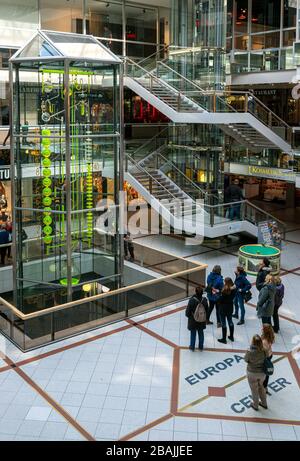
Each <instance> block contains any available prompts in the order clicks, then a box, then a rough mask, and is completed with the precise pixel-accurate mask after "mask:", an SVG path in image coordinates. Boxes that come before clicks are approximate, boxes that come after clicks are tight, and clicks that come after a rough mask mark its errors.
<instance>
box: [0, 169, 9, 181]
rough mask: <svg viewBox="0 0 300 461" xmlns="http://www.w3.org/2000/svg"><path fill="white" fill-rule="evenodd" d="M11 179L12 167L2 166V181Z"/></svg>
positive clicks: (0, 172) (0, 173)
mask: <svg viewBox="0 0 300 461" xmlns="http://www.w3.org/2000/svg"><path fill="white" fill-rule="evenodd" d="M9 179H10V168H0V181H8V180H9Z"/></svg>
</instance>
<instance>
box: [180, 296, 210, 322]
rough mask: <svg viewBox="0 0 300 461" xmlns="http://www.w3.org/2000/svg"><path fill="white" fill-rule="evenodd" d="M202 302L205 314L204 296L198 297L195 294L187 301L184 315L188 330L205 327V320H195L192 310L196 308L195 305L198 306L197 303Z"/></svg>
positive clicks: (206, 308) (206, 307)
mask: <svg viewBox="0 0 300 461" xmlns="http://www.w3.org/2000/svg"><path fill="white" fill-rule="evenodd" d="M200 302H201V303H202V304H203V306H204V308H205V311H206V315H207V314H208V303H207V299H206V298H203V297H202V298H198V297H197V296H196V295H194V296H192V297H191V299H190V300H189V303H188V305H187V308H186V311H185V315H186V317H188V330H204V329H205V328H206V322H201V323H199V322H196V320H195V319H194V316H193V314H194V312H195V310H196V307H197V306H198V304H199V303H200Z"/></svg>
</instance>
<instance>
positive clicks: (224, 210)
mask: <svg viewBox="0 0 300 461" xmlns="http://www.w3.org/2000/svg"><path fill="white" fill-rule="evenodd" d="M233 207H239V215H240V221H244V220H246V221H249V222H251V223H252V224H254V225H255V226H258V225H259V223H260V222H262V221H273V222H275V223H276V224H277V227H278V230H279V231H280V233H281V235H282V238H283V239H284V238H285V234H286V225H285V223H284V222H282V221H280V219H278V218H276V217H275V216H274V215H272V214H271V213H269V212H267V211H265V210H263V209H261V208H259V207H257V206H256V205H254V204H253V203H251V202H249V201H248V200H242V201H239V202H230V203H223V204H221V205H207V204H205V205H204V208H205V210H206V211H207V213H208V214H209V216H210V220H209V222H210V226H211V227H213V226H214V225H215V223H216V221H219V220H220V218H223V219H224V221H225V220H226V221H228V220H230V210H231V209H232V208H233Z"/></svg>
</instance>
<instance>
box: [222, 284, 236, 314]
mask: <svg viewBox="0 0 300 461" xmlns="http://www.w3.org/2000/svg"><path fill="white" fill-rule="evenodd" d="M235 295H236V288H232V289H231V293H230V294H225V293H222V294H221V296H220V299H219V301H218V305H219V312H220V314H223V315H232V313H233V300H234V297H235Z"/></svg>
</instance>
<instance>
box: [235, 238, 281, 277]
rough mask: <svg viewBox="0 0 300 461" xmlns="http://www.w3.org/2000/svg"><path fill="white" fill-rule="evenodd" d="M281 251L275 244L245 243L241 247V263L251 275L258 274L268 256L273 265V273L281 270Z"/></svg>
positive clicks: (275, 273) (276, 273)
mask: <svg viewBox="0 0 300 461" xmlns="http://www.w3.org/2000/svg"><path fill="white" fill-rule="evenodd" d="M280 256H281V251H280V250H279V249H278V248H276V247H274V246H269V245H268V246H265V245H260V244H258V245H243V246H241V247H240V249H239V265H240V266H243V267H244V268H245V271H246V272H247V273H248V274H250V275H256V274H257V272H258V269H259V265H260V263H261V260H262V259H263V258H268V259H269V260H270V263H271V267H272V272H271V274H272V275H278V274H279V271H280Z"/></svg>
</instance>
